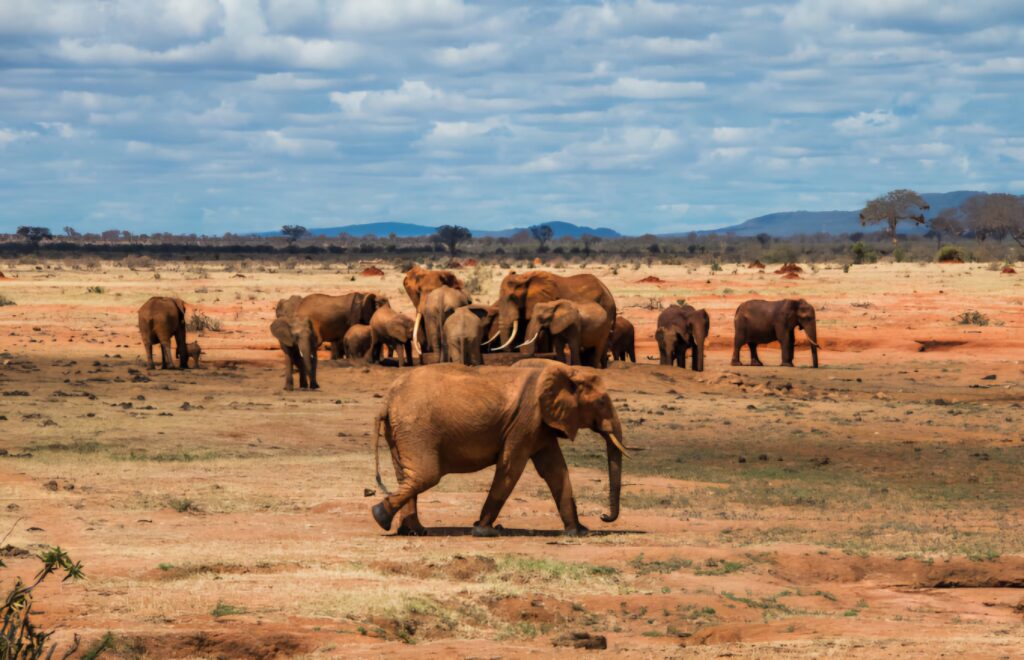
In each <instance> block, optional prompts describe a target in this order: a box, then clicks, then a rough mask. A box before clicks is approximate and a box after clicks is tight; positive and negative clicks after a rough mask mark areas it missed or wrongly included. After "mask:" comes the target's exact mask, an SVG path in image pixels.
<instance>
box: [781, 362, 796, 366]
mask: <svg viewBox="0 0 1024 660" xmlns="http://www.w3.org/2000/svg"><path fill="white" fill-rule="evenodd" d="M782 366H783V367H792V366H793V363H792V362H783V363H782Z"/></svg>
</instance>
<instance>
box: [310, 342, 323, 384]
mask: <svg viewBox="0 0 1024 660" xmlns="http://www.w3.org/2000/svg"><path fill="white" fill-rule="evenodd" d="M316 361H317V357H316V351H313V354H312V355H311V356H309V389H311V390H318V389H320V383H318V382H316Z"/></svg>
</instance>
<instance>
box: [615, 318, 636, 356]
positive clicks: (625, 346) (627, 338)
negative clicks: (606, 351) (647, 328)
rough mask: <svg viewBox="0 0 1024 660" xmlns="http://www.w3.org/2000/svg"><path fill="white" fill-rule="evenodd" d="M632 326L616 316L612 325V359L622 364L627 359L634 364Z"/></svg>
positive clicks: (634, 350) (634, 353)
mask: <svg viewBox="0 0 1024 660" xmlns="http://www.w3.org/2000/svg"><path fill="white" fill-rule="evenodd" d="M635 334H636V332H635V330H634V329H633V324H632V323H630V322H629V319H627V318H626V317H624V316H616V317H615V324H614V325H612V338H611V340H610V342H609V343H610V344H611V351H612V357H613V358H615V359H616V360H620V361H622V362H625V361H626V358H627V357H628V358H629V359H630V361H632V362H634V363H635V362H636V339H635Z"/></svg>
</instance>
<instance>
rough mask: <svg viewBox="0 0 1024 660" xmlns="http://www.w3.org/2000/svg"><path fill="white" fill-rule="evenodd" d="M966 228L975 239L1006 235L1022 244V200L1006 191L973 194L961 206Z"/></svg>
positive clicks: (1003, 236)
mask: <svg viewBox="0 0 1024 660" xmlns="http://www.w3.org/2000/svg"><path fill="white" fill-rule="evenodd" d="M960 210H961V212H962V213H963V215H964V217H965V218H966V219H967V227H968V228H969V229H970V230H971V231H973V232H974V235H975V236H976V237H977V238H978V240H982V241H983V240H985V239H986V238H994V239H996V240H997V241H1001V240H1003V239H1004V238H1006V237H1007V236H1009V237H1010V238H1012V239H1013V240H1014V241H1016V242H1017V244H1018V245H1020V246H1021V247H1024V199H1021V198H1020V197H1018V196H1016V195H1009V194H1007V193H992V194H990V195H975V196H974V197H971V198H970V199H968V200H967V201H965V202H964V203H963V204H962V205H961V206H960Z"/></svg>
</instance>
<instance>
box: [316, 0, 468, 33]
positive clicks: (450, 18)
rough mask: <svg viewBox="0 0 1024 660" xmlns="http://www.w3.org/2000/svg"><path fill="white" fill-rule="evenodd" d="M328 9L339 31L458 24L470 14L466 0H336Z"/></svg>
mask: <svg viewBox="0 0 1024 660" xmlns="http://www.w3.org/2000/svg"><path fill="white" fill-rule="evenodd" d="M327 11H328V23H329V25H330V27H331V28H332V29H333V30H336V31H349V30H389V29H395V28H399V27H402V26H407V25H424V24H426V25H438V24H445V23H458V22H460V21H462V20H464V19H465V18H467V17H468V16H469V15H470V10H469V9H468V8H467V7H466V6H465V5H464V4H463V3H462V0H336V1H335V2H331V3H329V4H328V9H327Z"/></svg>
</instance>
